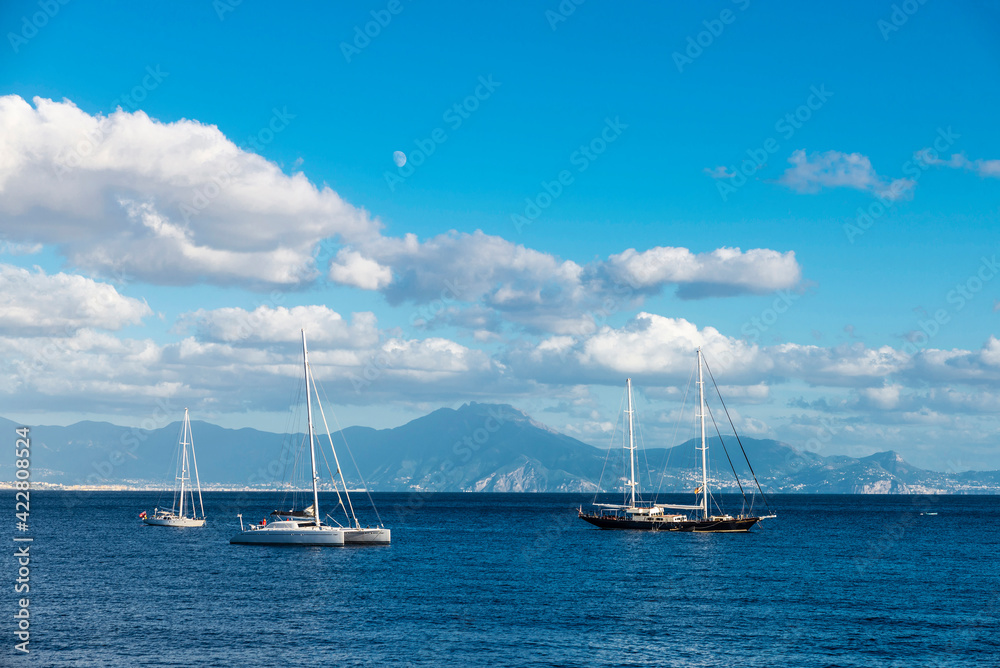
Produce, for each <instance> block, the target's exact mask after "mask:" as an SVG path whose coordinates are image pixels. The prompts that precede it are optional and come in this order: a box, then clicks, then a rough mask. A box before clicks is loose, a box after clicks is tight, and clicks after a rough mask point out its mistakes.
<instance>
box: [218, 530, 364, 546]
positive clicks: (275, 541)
mask: <svg viewBox="0 0 1000 668" xmlns="http://www.w3.org/2000/svg"><path fill="white" fill-rule="evenodd" d="M229 542H230V544H232V545H313V546H321V547H343V545H344V530H343V529H340V528H334V527H325V526H324V527H318V528H317V527H295V528H283V527H282V528H274V529H272V528H269V527H264V528H261V529H246V530H244V531H241V532H240V533H238V534H236V535H235V536H233V537H232V538H230V539H229Z"/></svg>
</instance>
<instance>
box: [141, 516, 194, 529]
mask: <svg viewBox="0 0 1000 668" xmlns="http://www.w3.org/2000/svg"><path fill="white" fill-rule="evenodd" d="M142 521H143V522H145V523H146V524H148V525H149V526H151V527H203V526H205V520H203V519H201V520H199V519H195V518H193V517H166V518H156V517H147V518H145V519H143V520H142Z"/></svg>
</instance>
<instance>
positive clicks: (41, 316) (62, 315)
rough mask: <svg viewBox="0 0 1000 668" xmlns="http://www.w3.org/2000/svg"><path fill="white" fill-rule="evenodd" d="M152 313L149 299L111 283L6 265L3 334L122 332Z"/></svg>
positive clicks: (0, 290) (1, 274) (0, 273)
mask: <svg viewBox="0 0 1000 668" xmlns="http://www.w3.org/2000/svg"><path fill="white" fill-rule="evenodd" d="M150 314H152V310H151V309H150V308H149V306H148V305H147V304H146V302H144V301H139V300H137V299H133V298H131V297H126V296H124V295H121V294H119V293H118V291H117V290H116V289H115V287H114V286H112V285H109V284H107V283H100V282H98V281H94V280H91V279H89V278H84V277H83V276H76V275H73V274H63V273H59V274H52V275H49V274H46V273H44V272H43V271H41V270H40V269H39V270H36V271H33V272H32V271H28V270H27V269H23V268H21V267H14V266H11V265H8V264H0V332H3V333H6V334H16V335H20V336H37V335H40V334H53V333H71V332H73V331H76V330H78V329H83V328H95V329H105V330H112V331H114V330H119V329H121V328H122V327H125V326H127V325H134V324H138V323H140V322H141V321H142V319H143V318H144V317H146V316H148V315H150Z"/></svg>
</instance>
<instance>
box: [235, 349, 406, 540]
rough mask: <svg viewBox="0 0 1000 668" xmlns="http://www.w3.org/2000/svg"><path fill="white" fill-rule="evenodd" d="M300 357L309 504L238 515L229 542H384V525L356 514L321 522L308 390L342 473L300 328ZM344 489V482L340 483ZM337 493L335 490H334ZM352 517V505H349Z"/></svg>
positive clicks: (310, 403)
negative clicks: (251, 517) (262, 516)
mask: <svg viewBox="0 0 1000 668" xmlns="http://www.w3.org/2000/svg"><path fill="white" fill-rule="evenodd" d="M302 360H303V370H304V374H305V381H306V422H307V424H308V437H309V461H310V463H311V466H312V496H313V499H312V501H313V502H312V505H311V506H309V507H308V508H306V509H304V510H300V511H285V512H277V511H276V512H274V513H272V517H274V521H272V522H267V521H266V520H263V521H262V522H261V523H260V524H248V525H244V524H243V516H242V515H239V519H240V533H238V534H236V535H235V536H233V537H232V538H230V539H229V542H230V543H232V544H250V545H322V546H343V545H345V544H353V543H375V544H379V543H383V544H384V543H388V542H389V541H390V538H391V533H390V531H389V529H386V528H385V527H382V526H378V527H366V528H362V527H361V524H360V522H358V521H357V518H354V526H348V527H343V526H339V525H331V524H326V523H324V522H323V521H322V520H321V519H320V518H321V516H322V515H321V513H320V506H319V475H318V474H317V471H316V435H315V430H314V427H313V419H312V394H313V392H316V401H317V404H318V405H319V409H320V414H321V415H322V416H323V424H324V426H326V432H327V437H328V438H329V440H330V448H331V450H333V456H334V459H335V461H336V463H337V471H338V473H340V476H341V482H342V483H343V473H341V472H340V463H339V461H338V460H336V457H337V452H336V450H335V449H333V439H332V438H331V437H330V428H329V426H328V425H327V424H326V415H325V413H323V406H322V404H321V403H320V401H319V392H317V391H316V383H315V380H314V379H313V376H312V370H311V369H310V366H309V350H308V348H307V346H306V332H305V330H302ZM344 489H345V493H346V489H347V485H346V483H344ZM338 495H339V492H338ZM351 508H352V510H351V516H352V518H353V515H354V514H353V506H352V507H351Z"/></svg>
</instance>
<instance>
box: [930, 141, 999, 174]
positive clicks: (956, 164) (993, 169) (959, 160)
mask: <svg viewBox="0 0 1000 668" xmlns="http://www.w3.org/2000/svg"><path fill="white" fill-rule="evenodd" d="M917 157H918V158H919V160H920V161H921V162H923V163H924V164H925V165H933V166H936V167H951V168H952V169H965V170H968V171H970V172H975V173H976V174H978V175H979V176H983V177H987V178H1000V160H982V159H980V160H969V159H968V158H967V157H965V155H963V154H961V153H954V154H952V156H951V157H950V158H949V159H947V160H943V159H941V158H938V157H936V153H935V152H934V151H933V150H932V149H929V148H925V149H923V150H921V151H917Z"/></svg>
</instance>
